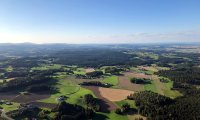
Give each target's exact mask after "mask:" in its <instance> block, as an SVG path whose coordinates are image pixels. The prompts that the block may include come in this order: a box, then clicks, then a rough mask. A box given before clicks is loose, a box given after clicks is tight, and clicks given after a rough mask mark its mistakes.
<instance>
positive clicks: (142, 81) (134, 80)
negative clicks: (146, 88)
mask: <svg viewBox="0 0 200 120" xmlns="http://www.w3.org/2000/svg"><path fill="white" fill-rule="evenodd" d="M131 82H132V83H135V84H151V81H150V80H149V79H146V78H131Z"/></svg>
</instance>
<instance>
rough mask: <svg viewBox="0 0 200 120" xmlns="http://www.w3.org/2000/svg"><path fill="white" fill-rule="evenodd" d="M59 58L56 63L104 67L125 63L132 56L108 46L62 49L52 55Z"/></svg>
mask: <svg viewBox="0 0 200 120" xmlns="http://www.w3.org/2000/svg"><path fill="white" fill-rule="evenodd" d="M50 56H51V57H53V58H58V59H56V61H54V62H55V63H58V64H66V65H78V66H82V67H94V68H96V67H102V66H114V65H124V64H126V63H127V62H129V61H130V60H131V58H132V56H130V55H128V54H125V53H123V52H122V51H119V50H114V49H107V48H90V49H85V48H81V49H70V50H62V51H59V52H56V53H55V54H51V55H50Z"/></svg>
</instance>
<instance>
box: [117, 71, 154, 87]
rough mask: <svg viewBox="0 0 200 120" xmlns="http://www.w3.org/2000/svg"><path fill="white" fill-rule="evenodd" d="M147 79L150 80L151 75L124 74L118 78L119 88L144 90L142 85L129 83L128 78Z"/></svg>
mask: <svg viewBox="0 0 200 120" xmlns="http://www.w3.org/2000/svg"><path fill="white" fill-rule="evenodd" d="M133 77H135V78H147V79H151V75H145V74H144V73H135V72H125V73H124V74H123V76H119V87H120V88H122V89H126V90H132V91H140V90H143V89H144V86H143V85H140V84H134V83H131V81H130V78H133Z"/></svg>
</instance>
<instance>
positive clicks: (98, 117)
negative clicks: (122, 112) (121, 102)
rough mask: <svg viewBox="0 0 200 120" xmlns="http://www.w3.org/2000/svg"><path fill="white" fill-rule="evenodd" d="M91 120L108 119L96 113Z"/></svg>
mask: <svg viewBox="0 0 200 120" xmlns="http://www.w3.org/2000/svg"><path fill="white" fill-rule="evenodd" d="M93 120H108V117H107V116H105V115H103V114H99V113H96V114H95V116H94V118H93Z"/></svg>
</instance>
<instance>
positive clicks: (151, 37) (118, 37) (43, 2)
mask: <svg viewBox="0 0 200 120" xmlns="http://www.w3.org/2000/svg"><path fill="white" fill-rule="evenodd" d="M199 6H200V1H199V0H166V1H161V0H149V1H147V0H123V1H122V0H84V1H83V0H59V1H55V0H0V43H23V42H30V43H72V44H82V43H170V42H178V43H179V42H200V14H199V13H200V7H199Z"/></svg>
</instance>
